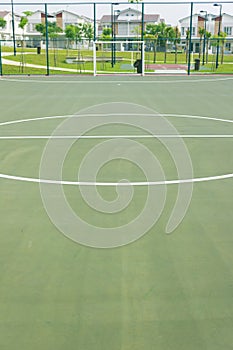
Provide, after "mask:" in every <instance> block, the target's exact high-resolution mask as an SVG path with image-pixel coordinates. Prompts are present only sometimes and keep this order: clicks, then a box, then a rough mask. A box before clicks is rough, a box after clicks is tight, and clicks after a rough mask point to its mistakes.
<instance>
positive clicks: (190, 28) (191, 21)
mask: <svg viewBox="0 0 233 350" xmlns="http://www.w3.org/2000/svg"><path fill="white" fill-rule="evenodd" d="M192 27H193V2H191V10H190V25H189V54H188V75H190V68H191V44H192Z"/></svg>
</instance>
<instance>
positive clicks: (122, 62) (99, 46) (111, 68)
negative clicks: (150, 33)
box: [93, 40, 145, 75]
mask: <svg viewBox="0 0 233 350" xmlns="http://www.w3.org/2000/svg"><path fill="white" fill-rule="evenodd" d="M93 70H94V75H103V74H105V75H106V74H141V75H144V72H145V61H144V42H143V41H133V40H132V41H118V40H115V41H95V42H94V45H93Z"/></svg>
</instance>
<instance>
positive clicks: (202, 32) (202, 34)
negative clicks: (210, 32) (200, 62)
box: [198, 27, 205, 58]
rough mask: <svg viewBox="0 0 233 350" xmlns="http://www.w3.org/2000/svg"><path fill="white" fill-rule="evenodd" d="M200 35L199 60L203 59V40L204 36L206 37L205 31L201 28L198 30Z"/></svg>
mask: <svg viewBox="0 0 233 350" xmlns="http://www.w3.org/2000/svg"><path fill="white" fill-rule="evenodd" d="M198 34H199V35H200V44H199V58H201V52H202V39H203V36H204V35H205V29H204V28H201V27H199V28H198Z"/></svg>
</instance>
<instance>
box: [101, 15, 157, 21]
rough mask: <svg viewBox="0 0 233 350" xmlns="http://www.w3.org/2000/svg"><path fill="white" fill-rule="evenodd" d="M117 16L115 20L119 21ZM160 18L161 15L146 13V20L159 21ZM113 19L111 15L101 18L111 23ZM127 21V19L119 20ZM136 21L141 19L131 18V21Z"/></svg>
mask: <svg viewBox="0 0 233 350" xmlns="http://www.w3.org/2000/svg"><path fill="white" fill-rule="evenodd" d="M114 17H115V21H118V16H114ZM159 18H160V15H156V14H154V15H146V14H145V15H144V22H158V21H159ZM111 21H112V16H111V15H103V16H102V18H101V19H100V22H101V23H111ZM120 21H123V22H125V20H123V19H122V20H119V22H120ZM135 21H137V22H138V21H139V19H137V18H130V22H135Z"/></svg>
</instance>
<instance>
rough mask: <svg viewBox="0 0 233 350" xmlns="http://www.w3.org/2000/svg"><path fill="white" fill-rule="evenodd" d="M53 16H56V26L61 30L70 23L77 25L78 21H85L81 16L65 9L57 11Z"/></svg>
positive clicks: (81, 22)
mask: <svg viewBox="0 0 233 350" xmlns="http://www.w3.org/2000/svg"><path fill="white" fill-rule="evenodd" d="M54 16H55V18H56V23H57V26H58V27H60V28H61V29H62V30H63V32H64V31H65V29H66V27H67V26H68V25H70V24H73V25H77V24H79V23H80V24H83V23H85V22H86V20H85V19H84V17H83V16H80V15H78V14H76V13H74V12H70V11H66V10H62V11H58V12H56V13H55V14H54Z"/></svg>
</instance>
